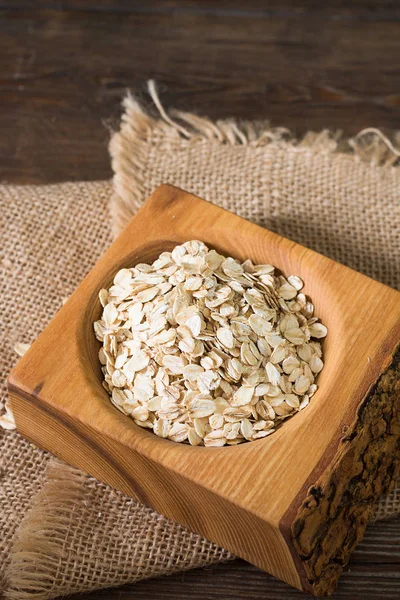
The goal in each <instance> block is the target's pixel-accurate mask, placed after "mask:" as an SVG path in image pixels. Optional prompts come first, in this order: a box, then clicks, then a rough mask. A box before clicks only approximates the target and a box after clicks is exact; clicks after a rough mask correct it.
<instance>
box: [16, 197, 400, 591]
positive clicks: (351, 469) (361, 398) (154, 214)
mask: <svg viewBox="0 0 400 600" xmlns="http://www.w3.org/2000/svg"><path fill="white" fill-rule="evenodd" d="M193 238H197V239H202V240H203V241H204V242H205V243H207V244H208V245H210V246H212V247H214V248H216V249H217V250H219V251H220V252H222V253H224V254H229V255H232V256H235V257H237V258H240V259H245V258H251V259H253V260H254V261H255V262H266V261H268V262H270V263H272V264H274V265H275V266H277V267H278V268H279V269H281V270H282V271H283V272H284V273H285V274H286V275H290V274H297V275H299V276H300V277H302V279H303V280H304V281H305V293H306V294H308V295H309V296H310V297H311V298H312V300H313V302H314V304H315V307H316V314H317V315H318V316H319V317H320V318H321V320H322V322H324V323H325V324H326V325H327V326H328V329H329V334H328V337H327V338H326V341H325V343H324V353H325V368H324V370H323V372H322V374H321V376H320V379H319V385H320V390H319V391H318V392H317V394H316V395H315V397H314V399H313V401H312V403H311V405H310V406H309V407H308V408H307V410H305V411H303V412H302V413H300V414H299V415H297V416H296V417H295V418H293V419H290V420H289V421H287V422H286V423H285V424H284V425H283V426H282V427H281V428H280V429H279V430H278V431H277V432H276V433H275V434H274V435H273V436H270V437H269V438H266V439H264V440H259V441H257V442H252V443H249V444H244V445H240V446H235V447H230V448H193V447H189V446H186V445H180V444H174V443H173V442H170V441H167V440H162V439H159V438H157V437H156V436H154V435H153V434H152V433H150V432H147V431H145V430H142V429H140V428H138V427H137V426H136V425H135V424H134V423H133V422H132V421H131V420H130V419H127V418H126V417H125V416H124V415H122V414H121V413H119V412H118V411H117V410H116V409H115V408H114V407H113V406H112V405H111V403H110V402H109V400H108V398H107V394H106V392H105V391H104V389H103V388H102V386H101V377H100V368H99V365H98V360H97V349H98V343H97V342H96V340H95V339H94V336H93V333H92V322H93V320H94V319H95V318H96V317H98V315H99V313H100V305H99V304H98V302H97V292H98V290H99V289H100V288H101V287H104V286H106V285H108V284H109V282H110V281H111V279H112V276H113V274H114V273H115V272H116V270H118V268H120V267H121V266H127V265H128V266H129V265H133V264H135V263H136V262H143V261H149V260H152V259H154V258H155V257H156V256H157V255H158V254H159V252H160V251H162V250H165V249H170V248H171V247H173V246H174V245H175V244H176V243H179V242H182V241H184V240H187V239H193ZM399 298H400V294H398V293H397V292H395V291H394V290H392V289H390V288H387V287H385V286H383V285H381V284H379V283H377V282H374V281H372V280H370V279H368V278H367V277H365V276H362V275H360V274H358V273H355V272H354V271H352V270H350V269H348V268H346V267H344V266H342V265H339V264H337V263H334V262H333V261H331V260H329V259H327V258H325V257H323V256H320V255H318V254H317V253H315V252H312V251H311V250H308V249H306V248H304V247H302V246H299V245H298V244H295V243H294V242H291V241H289V240H286V239H284V238H282V237H280V236H278V235H276V234H273V233H271V232H269V231H267V230H264V229H262V228H259V227H257V226H255V225H253V224H251V223H249V222H247V221H244V220H243V219H240V218H239V217H237V216H235V215H233V214H231V213H228V212H226V211H223V210H222V209H219V208H217V207H215V206H212V205H211V204H209V203H206V202H204V201H203V200H200V199H198V198H196V197H194V196H191V195H190V194H187V193H186V192H183V191H181V190H178V189H176V188H173V187H171V186H161V187H160V188H158V190H157V191H156V192H155V193H154V194H153V195H152V196H151V198H150V199H149V200H148V201H147V202H146V204H145V206H144V207H143V208H142V209H141V210H140V211H139V213H138V215H137V216H136V217H135V218H134V219H133V220H132V222H131V223H130V225H129V226H128V227H127V228H126V229H125V231H124V232H123V233H122V234H121V235H120V236H119V237H118V238H117V240H116V241H115V242H114V244H113V245H112V246H111V247H110V249H109V250H108V251H107V252H106V254H105V255H104V257H103V258H102V259H101V260H100V261H99V262H98V263H97V265H96V266H95V267H94V268H93V270H92V271H91V272H90V273H89V275H88V276H87V277H86V278H85V280H84V281H83V282H82V284H81V285H80V286H79V288H78V289H77V291H76V292H75V293H74V294H73V295H72V297H71V298H70V300H69V301H68V302H67V304H66V305H65V306H64V307H63V308H62V309H61V310H60V311H59V312H58V313H57V315H56V317H55V318H54V319H53V321H52V322H51V324H50V325H49V327H48V328H47V329H46V330H45V332H44V333H43V334H42V335H41V336H40V337H39V338H38V340H37V341H36V342H35V343H34V344H33V346H32V348H31V349H30V350H29V351H28V353H27V354H26V356H25V357H23V359H22V360H21V361H20V362H19V363H18V365H17V367H16V369H15V370H14V371H13V372H12V374H11V376H10V380H9V386H10V395H11V399H12V406H13V410H14V413H15V415H16V421H17V426H18V428H19V430H20V431H21V432H22V433H23V434H24V435H26V437H28V438H29V439H31V440H33V441H35V442H36V443H37V444H39V445H41V446H43V447H44V448H46V449H48V450H50V451H51V452H53V453H54V454H56V455H58V456H60V457H62V458H64V459H65V460H67V461H69V462H71V463H72V464H75V465H77V466H79V467H81V468H83V469H84V470H86V471H87V472H89V473H91V474H93V475H94V476H96V477H98V478H99V479H101V480H103V481H105V482H107V483H109V484H110V485H113V486H114V487H116V488H118V489H121V490H123V491H124V492H126V493H128V494H130V495H132V496H134V497H135V498H137V499H139V500H141V501H143V502H145V503H146V504H149V505H151V506H153V507H154V508H155V509H156V510H158V511H159V512H161V513H163V514H165V515H166V516H168V517H170V518H173V519H175V520H177V521H179V522H181V523H182V524H184V525H186V526H188V527H189V528H190V529H192V530H194V531H197V532H199V533H201V534H202V535H204V536H206V537H208V538H209V539H212V540H213V541H215V542H216V543H218V544H220V545H223V546H225V547H226V548H228V549H230V550H232V551H233V552H234V553H236V554H237V555H239V556H241V557H243V558H245V559H246V560H248V561H249V562H252V563H253V564H255V565H257V566H259V567H261V568H263V569H265V570H267V571H268V572H270V573H272V574H273V575H275V576H276V577H279V578H280V579H283V580H284V581H286V582H288V583H290V584H291V585H293V586H294V587H297V588H299V589H305V590H307V591H311V592H312V593H315V594H325V593H327V592H330V591H331V590H332V589H333V587H334V584H335V582H336V579H337V576H338V575H339V572H340V570H341V565H342V563H345V562H346V561H347V559H348V553H349V552H350V551H351V550H352V548H353V546H354V544H355V542H356V541H357V539H358V537H359V536H361V535H362V533H363V531H364V527H365V524H366V522H367V521H368V518H369V516H370V505H371V504H372V503H373V502H374V500H375V498H376V496H377V495H378V494H379V493H380V492H381V491H384V490H385V489H386V488H387V487H388V486H389V485H390V482H391V479H392V478H393V477H394V476H395V475H396V473H397V470H396V469H397V467H396V466H395V463H394V455H395V453H396V452H395V450H396V444H397V441H398V436H399V433H398V430H399V423H398V418H399V416H398V415H400V406H399V404H400V399H399V395H398V394H397V395H396V394H394V393H393V392H394V389H395V385H396V376H397V373H396V368H395V367H393V364H394V365H397V362H396V361H394V363H393V364H392V366H391V367H390V363H391V360H392V357H393V354H394V352H395V350H396V346H397V344H398V340H399V339H400V301H399ZM385 371H386V372H387V373H388V374H389V375H387V379H386V380H385V381H384V382H383V383H382V381H381V387H382V386H384V387H385V386H386V387H385V398H384V400H382V394H381V393H380V392H379V389H380V388H379V386H378V388H377V389H375V388H372V386H373V385H374V384H375V382H376V381H377V380H378V379H379V377H380V375H381V374H382V373H383V372H385ZM395 403H397V404H395ZM361 406H362V407H363V408H362V409H361V408H360V407H361ZM371 407H372V408H371ZM396 407H397V412H396V410H394V409H395V408H396ZM373 408H374V410H372V409H373ZM377 408H378V409H379V410H377ZM382 413H385V414H386V416H387V419H386V420H384V419H381V418H380V415H381V414H382ZM384 423H386V426H385V425H384ZM376 440H378V442H379V443H375V442H376ZM371 442H374V444H375V445H374V444H372V443H371ZM360 465H361V467H360ZM360 472H361V473H362V474H363V477H365V479H366V480H368V477H370V478H372V477H373V479H374V481H376V482H377V483H376V485H374V486H368V485H366V486H364V488H363V486H362V485H361V484H360V482H359V481H358V487H357V486H356V488H355V489H354V490H353V487H352V486H353V484H354V481H353V480H355V478H356V477H357V476H359V475H360ZM388 474H389V475H390V477H389V476H388ZM333 482H334V484H333ZM340 482H345V485H344V486H343V485H342V488H343V489H341V488H340V485H339V483H340ZM333 485H335V490H334V492H332V490H333V487H332V486H333ZM345 488H346V489H345ZM337 489H338V490H339V491H340V493H339V492H338V493H336V490H337ZM365 489H367V492H368V493H366V494H364V495H363V493H364V492H363V490H365ZM315 490H317V492H315ZM328 490H329V498H328V496H327V495H326V496H324V494H326V492H327V491H328ZM346 490H347V505H346V508H345V509H344V510H340V511H339V512H338V511H337V506H341V501H342V500H343V497H344V496H345V494H346ZM349 490H350V491H349ZM321 494H322V496H321ZM349 494H350V497H349ZM321 498H323V499H322V500H321ZM360 499H361V500H360ZM316 504H317V505H318V506H317V509H316V506H315V505H316ZM335 506H336V508H335ZM334 508H335V510H334ZM346 528H347V529H349V531H350V533H351V535H350V538H351V539H350V538H349V539H347V538H343V540H342V538H341V532H342V531H344V530H345V529H346ZM335 532H336V534H335ZM337 539H339V540H342V541H343V544H342V546H343V547H344V548H345V552H344V553H343V554H342V555H341V556H340V559H339V558H338V555H337V553H338V552H339V550H340V548H338V547H337V544H336V540H337ZM322 540H328V541H325V542H324V545H323V546H321V541H322ZM305 549H306V550H307V552H305Z"/></svg>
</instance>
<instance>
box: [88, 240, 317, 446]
mask: <svg viewBox="0 0 400 600" xmlns="http://www.w3.org/2000/svg"><path fill="white" fill-rule="evenodd" d="M302 288H303V281H302V280H301V279H300V278H299V277H297V276H296V275H291V276H289V277H288V278H287V279H286V278H285V277H283V276H282V275H281V274H278V273H276V270H275V268H274V267H273V266H272V265H269V264H265V265H254V264H253V263H252V261H251V260H246V261H245V262H244V263H240V262H239V261H237V260H235V259H234V258H231V257H227V258H226V257H224V256H221V255H220V254H218V253H217V252H216V251H215V250H210V249H209V248H207V246H206V245H205V244H204V243H203V242H199V241H197V240H192V241H190V242H185V243H184V244H182V245H179V246H176V247H175V248H174V250H173V251H172V252H163V253H162V254H161V255H160V256H159V258H158V259H157V260H155V261H154V263H153V264H152V265H147V264H139V265H136V266H135V267H132V268H125V269H121V270H120V271H118V273H117V274H116V275H115V277H114V281H113V284H112V285H111V287H110V289H108V290H105V289H102V290H100V292H99V300H100V303H101V306H102V307H103V312H102V317H101V319H100V320H99V321H96V322H95V323H94V332H95V336H96V337H97V339H98V340H99V341H101V342H102V347H101V348H100V351H99V360H100V363H101V369H102V372H103V375H104V381H103V386H104V387H105V389H106V390H107V392H108V393H109V394H110V399H111V402H112V403H113V404H114V405H115V406H116V407H117V408H118V410H120V411H121V412H123V413H124V414H126V415H128V416H130V417H131V418H132V419H134V421H135V423H136V424H137V425H139V426H140V427H145V428H147V429H151V430H152V431H153V432H154V433H155V434H156V435H158V436H159V437H162V438H167V439H170V440H172V441H175V442H185V443H189V444H191V445H193V446H198V445H204V446H207V447H213V446H214V447H215V446H216V447H219V446H224V445H233V444H238V443H241V442H245V441H253V440H257V439H261V438H263V437H266V436H268V435H270V434H271V433H273V432H274V431H275V430H276V427H277V426H278V425H279V423H280V422H281V421H282V420H284V419H286V418H288V417H290V416H292V415H294V414H295V413H296V412H298V411H299V410H302V409H303V408H305V407H306V406H307V405H308V403H309V401H310V398H311V396H313V394H314V393H315V392H316V390H317V385H316V383H315V377H316V376H317V375H318V374H319V373H320V372H321V370H322V368H323V361H322V349H321V344H320V342H319V341H317V340H318V339H320V338H323V337H325V336H326V334H327V328H326V327H325V326H324V325H323V324H322V323H320V322H319V321H318V319H317V318H316V317H314V316H313V314H314V306H313V304H312V303H311V302H310V301H309V300H308V299H307V298H306V296H305V295H304V294H303V293H302V292H301V291H300V290H302Z"/></svg>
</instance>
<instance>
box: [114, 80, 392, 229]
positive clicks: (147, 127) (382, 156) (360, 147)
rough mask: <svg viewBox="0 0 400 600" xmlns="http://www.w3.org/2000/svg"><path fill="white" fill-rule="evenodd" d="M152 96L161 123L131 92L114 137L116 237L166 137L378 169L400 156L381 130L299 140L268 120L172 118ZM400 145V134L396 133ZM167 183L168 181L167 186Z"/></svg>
mask: <svg viewBox="0 0 400 600" xmlns="http://www.w3.org/2000/svg"><path fill="white" fill-rule="evenodd" d="M148 91H149V94H150V96H151V98H152V100H153V102H154V105H155V107H156V109H157V111H158V118H154V117H152V116H151V115H150V114H149V113H147V112H146V111H145V110H144V109H143V108H142V106H141V105H140V104H139V102H138V101H137V100H136V99H135V98H134V96H132V95H131V94H130V93H128V94H127V96H126V98H125V99H124V101H123V108H124V112H123V115H122V121H121V127H120V130H119V131H118V132H115V133H114V134H113V135H112V138H111V142H110V146H109V150H110V155H111V159H112V167H113V171H114V178H113V183H114V194H113V197H112V199H111V202H110V215H111V220H112V230H113V233H114V235H117V234H118V233H119V231H121V229H122V228H123V227H124V226H125V225H126V223H127V222H128V221H129V220H130V219H131V218H132V214H134V213H135V212H136V211H137V210H138V209H139V208H140V206H141V205H142V203H143V201H144V199H145V198H144V193H143V180H142V174H143V173H144V172H145V170H146V164H145V161H146V158H147V154H146V153H145V152H142V148H143V145H144V144H148V143H149V141H150V140H152V139H153V140H154V139H157V138H160V139H161V138H162V139H163V140H164V141H165V142H168V140H171V141H173V140H176V139H177V138H181V139H182V140H185V141H186V143H187V144H188V145H189V144H195V143H197V142H198V141H199V138H200V139H201V138H203V139H205V140H215V141H216V142H219V143H220V144H227V145H232V146H235V145H251V146H255V147H260V146H267V145H270V144H274V145H276V146H280V147H282V146H285V145H286V146H288V147H291V148H295V149H296V151H298V152H315V153H335V152H340V153H344V154H347V155H348V156H349V160H353V159H354V158H356V159H357V160H360V161H362V162H366V163H368V164H370V165H373V166H381V167H393V166H394V165H395V164H396V163H397V162H398V161H399V157H400V151H399V150H398V149H397V148H396V147H395V146H394V144H393V143H392V142H391V140H390V139H389V138H388V137H387V136H385V135H384V134H383V133H382V132H381V131H379V130H378V129H374V128H368V129H364V130H362V131H360V133H358V134H357V135H356V136H355V137H354V138H350V139H345V138H344V137H343V136H342V135H341V132H340V131H339V132H332V131H329V130H327V129H326V130H323V131H321V132H313V131H310V132H308V133H306V134H305V135H304V136H303V137H302V138H301V139H296V138H295V137H294V136H293V135H292V134H291V133H290V131H289V130H288V129H285V128H270V127H269V123H268V121H258V122H254V121H241V122H239V121H237V120H235V119H225V120H220V121H216V122H213V121H211V120H210V119H208V118H207V117H199V116H197V115H195V114H192V113H187V112H182V111H176V110H173V111H171V113H170V114H168V113H167V112H166V111H165V109H164V107H163V106H162V104H161V101H160V98H159V96H158V93H157V90H156V87H155V84H154V81H149V83H148ZM394 139H395V143H396V144H400V132H397V133H395V134H394ZM165 183H167V182H165Z"/></svg>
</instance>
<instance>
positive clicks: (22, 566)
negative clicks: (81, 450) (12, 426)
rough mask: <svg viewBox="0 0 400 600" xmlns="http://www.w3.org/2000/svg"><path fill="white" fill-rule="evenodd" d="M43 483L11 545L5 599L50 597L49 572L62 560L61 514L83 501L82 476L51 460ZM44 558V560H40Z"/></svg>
mask: <svg viewBox="0 0 400 600" xmlns="http://www.w3.org/2000/svg"><path fill="white" fill-rule="evenodd" d="M46 476H47V483H46V484H45V486H44V487H43V489H42V490H41V491H40V492H39V494H38V495H37V497H36V498H35V502H34V505H33V507H32V509H31V511H30V512H29V514H28V516H27V517H26V519H25V520H24V521H23V522H22V524H21V527H20V529H19V531H18V534H17V539H16V541H15V543H14V547H13V551H12V557H11V563H10V567H9V570H8V573H7V579H8V591H7V592H6V594H5V598H7V599H9V600H25V599H29V600H32V599H34V598H37V599H38V600H45V599H46V598H53V597H54V595H53V593H52V590H51V589H49V573H52V572H53V571H54V565H55V564H56V563H57V562H58V561H59V559H60V557H61V558H62V554H63V547H62V543H61V541H62V540H63V538H64V536H65V535H66V534H67V533H68V529H69V527H70V522H69V519H68V518H65V513H66V511H68V513H71V511H73V507H74V505H76V504H79V503H80V502H82V500H83V499H84V483H85V479H86V477H87V476H86V475H85V474H84V473H82V472H81V471H78V470H77V469H75V468H74V467H70V466H69V465H67V464H65V463H61V462H59V461H58V460H56V459H52V460H51V461H50V463H49V465H48V467H47V469H46ZM44 557H46V559H45V558H44Z"/></svg>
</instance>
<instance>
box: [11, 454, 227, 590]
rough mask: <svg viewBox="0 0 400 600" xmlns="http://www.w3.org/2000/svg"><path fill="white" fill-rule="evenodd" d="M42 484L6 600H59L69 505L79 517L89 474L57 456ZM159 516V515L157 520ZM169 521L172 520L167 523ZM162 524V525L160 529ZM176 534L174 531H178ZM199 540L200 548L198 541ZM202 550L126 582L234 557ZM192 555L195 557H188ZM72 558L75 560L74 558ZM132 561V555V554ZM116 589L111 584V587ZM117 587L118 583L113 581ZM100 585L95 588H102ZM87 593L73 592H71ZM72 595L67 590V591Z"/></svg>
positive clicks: (16, 550)
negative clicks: (185, 558)
mask: <svg viewBox="0 0 400 600" xmlns="http://www.w3.org/2000/svg"><path fill="white" fill-rule="evenodd" d="M46 476H47V483H46V484H45V486H44V487H43V488H42V490H41V491H40V492H39V493H38V495H37V497H36V499H35V503H34V505H33V508H32V509H31V511H30V512H29V514H28V515H27V517H26V518H25V519H24V521H23V522H22V524H21V526H20V529H19V531H18V534H17V539H16V541H15V543H14V547H13V552H12V557H11V563H10V567H9V569H8V573H7V591H6V593H5V596H4V598H5V600H51V599H53V598H56V597H59V596H60V593H61V592H60V581H62V580H63V578H64V577H65V574H64V573H63V572H62V571H61V569H60V566H61V565H62V559H63V558H65V559H67V552H68V550H66V549H65V547H64V545H63V541H64V538H66V537H67V535H68V533H69V531H70V529H71V521H72V519H73V515H74V507H76V512H77V513H79V510H80V507H81V505H82V503H85V502H87V501H88V486H87V482H88V476H87V475H86V474H85V473H83V472H82V471H80V470H79V469H76V468H75V467H71V466H69V465H67V464H66V463H64V462H62V461H60V460H59V459H57V458H52V459H51V460H50V462H49V464H48V466H47V469H46ZM160 518H161V517H160ZM170 523H172V521H170ZM165 526H166V525H165V522H164V523H163V524H162V525H161V527H162V528H164V527H165ZM177 535H178V536H179V533H177ZM196 537H198V539H199V543H200V545H203V546H204V544H202V541H203V540H202V539H201V538H200V537H199V536H196ZM204 542H205V544H206V545H208V546H210V548H209V549H208V551H207V552H204V551H198V552H197V555H196V548H195V547H193V553H192V555H191V556H188V557H187V560H186V561H185V562H176V563H174V564H171V560H170V558H171V557H169V561H167V563H166V564H163V563H160V564H159V565H158V567H157V568H154V566H153V569H151V568H149V567H148V566H147V568H146V565H144V568H142V569H138V570H137V573H136V574H135V576H132V577H130V578H129V583H134V582H135V581H140V580H143V579H147V578H150V577H156V576H159V575H172V574H174V573H178V572H184V571H188V570H191V569H195V568H199V567H206V566H210V565H212V564H215V563H223V562H228V561H230V560H234V559H235V558H236V557H235V556H234V555H232V554H231V553H230V552H228V551H227V550H224V549H223V548H218V547H217V546H216V545H215V544H210V543H209V542H207V541H206V540H204ZM193 555H196V558H195V559H194V558H193ZM76 560H77V561H79V560H80V557H79V555H77V557H76ZM132 560H133V561H134V560H135V557H134V556H132ZM50 582H52V583H50ZM114 585H115V584H114ZM118 585H121V582H119V583H118ZM103 587H104V585H101V584H100V585H98V587H97V588H96V587H95V586H94V587H93V588H92V590H90V591H94V590H95V589H103ZM79 591H87V588H86V587H83V589H82V590H79V589H75V590H74V593H76V592H79ZM70 593H71V592H70Z"/></svg>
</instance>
